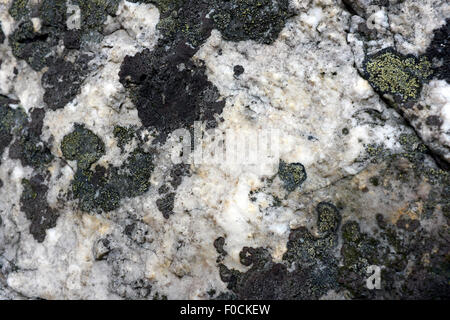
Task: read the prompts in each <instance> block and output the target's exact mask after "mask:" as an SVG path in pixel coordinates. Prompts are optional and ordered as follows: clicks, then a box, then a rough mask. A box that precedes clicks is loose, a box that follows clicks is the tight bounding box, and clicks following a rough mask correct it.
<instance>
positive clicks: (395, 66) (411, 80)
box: [363, 48, 433, 103]
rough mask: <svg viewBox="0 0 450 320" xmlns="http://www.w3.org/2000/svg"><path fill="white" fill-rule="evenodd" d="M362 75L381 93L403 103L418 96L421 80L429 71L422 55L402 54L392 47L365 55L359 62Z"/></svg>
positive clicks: (426, 78) (429, 64)
mask: <svg viewBox="0 0 450 320" xmlns="http://www.w3.org/2000/svg"><path fill="white" fill-rule="evenodd" d="M363 68H364V75H365V78H366V79H367V80H368V81H369V83H370V85H371V86H372V87H373V88H374V89H375V90H376V91H378V92H380V93H382V94H390V95H392V96H393V97H394V98H397V99H398V100H399V101H400V102H402V103H404V102H407V101H410V100H416V99H418V98H419V95H420V91H421V89H422V83H423V82H424V81H426V80H428V79H429V78H430V77H431V75H432V74H433V71H432V68H431V63H430V61H428V59H427V58H426V57H424V56H423V57H420V58H416V57H414V56H411V55H410V56H404V55H402V54H400V53H398V52H396V51H395V50H394V49H392V48H387V49H383V50H381V51H379V52H377V53H375V54H374V55H370V56H368V57H367V58H366V59H365V61H364V64H363Z"/></svg>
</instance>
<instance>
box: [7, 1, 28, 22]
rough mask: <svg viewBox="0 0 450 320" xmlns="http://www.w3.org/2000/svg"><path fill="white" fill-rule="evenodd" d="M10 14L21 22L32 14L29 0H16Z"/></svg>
mask: <svg viewBox="0 0 450 320" xmlns="http://www.w3.org/2000/svg"><path fill="white" fill-rule="evenodd" d="M8 12H9V14H10V15H11V17H13V18H14V19H15V20H20V19H21V18H23V17H24V16H26V15H28V14H29V13H30V9H29V8H28V0H14V1H13V3H12V4H11V7H10V8H9V11H8Z"/></svg>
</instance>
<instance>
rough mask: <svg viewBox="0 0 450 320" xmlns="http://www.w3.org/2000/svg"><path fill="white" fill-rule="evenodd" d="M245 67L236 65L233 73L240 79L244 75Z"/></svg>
mask: <svg viewBox="0 0 450 320" xmlns="http://www.w3.org/2000/svg"><path fill="white" fill-rule="evenodd" d="M244 71H245V70H244V67H243V66H241V65H236V66H234V67H233V73H234V76H235V77H239V76H240V75H241V74H243V73H244Z"/></svg>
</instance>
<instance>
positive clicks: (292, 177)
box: [278, 160, 307, 192]
mask: <svg viewBox="0 0 450 320" xmlns="http://www.w3.org/2000/svg"><path fill="white" fill-rule="evenodd" d="M278 175H279V177H280V179H281V180H282V181H283V183H284V188H285V189H286V190H287V191H289V192H291V191H294V190H295V189H298V188H300V186H301V185H302V184H303V182H305V180H306V178H307V175H306V170H305V167H304V166H303V165H302V164H301V163H286V162H284V161H283V160H280V164H279V166H278Z"/></svg>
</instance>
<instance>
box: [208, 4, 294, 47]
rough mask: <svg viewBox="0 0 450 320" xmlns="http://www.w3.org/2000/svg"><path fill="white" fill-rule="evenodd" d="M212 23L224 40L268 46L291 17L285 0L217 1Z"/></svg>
mask: <svg viewBox="0 0 450 320" xmlns="http://www.w3.org/2000/svg"><path fill="white" fill-rule="evenodd" d="M214 8H215V10H216V11H215V13H214V14H213V20H214V23H215V25H216V27H217V29H219V30H220V32H221V33H222V36H223V37H224V39H226V40H231V41H242V40H255V41H258V42H261V43H266V44H270V43H272V42H273V41H275V39H276V38H277V37H278V34H279V33H280V31H281V30H282V29H283V27H284V24H285V22H286V20H287V19H288V18H289V17H290V16H292V13H291V12H290V11H289V1H287V0H277V1H273V0H234V1H226V0H221V1H216V4H215V7H214Z"/></svg>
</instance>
